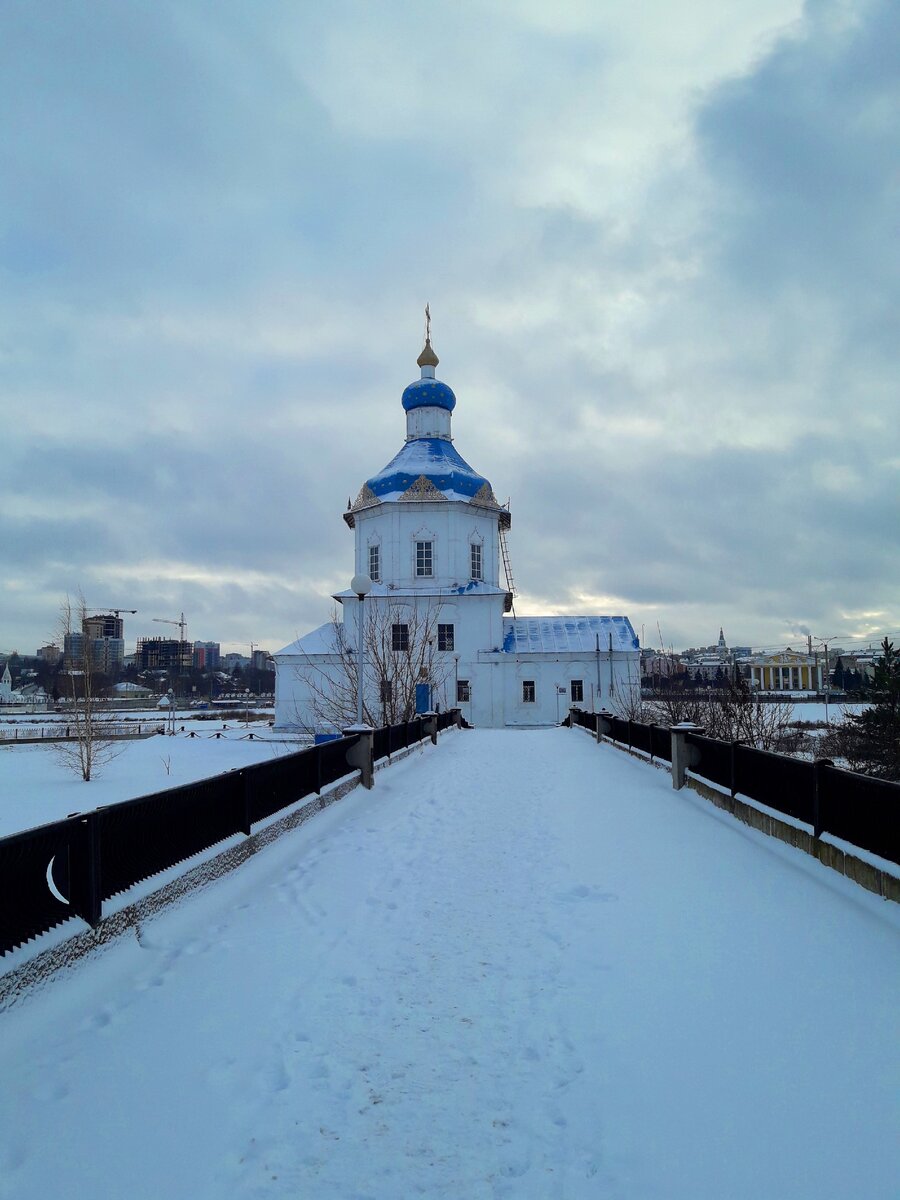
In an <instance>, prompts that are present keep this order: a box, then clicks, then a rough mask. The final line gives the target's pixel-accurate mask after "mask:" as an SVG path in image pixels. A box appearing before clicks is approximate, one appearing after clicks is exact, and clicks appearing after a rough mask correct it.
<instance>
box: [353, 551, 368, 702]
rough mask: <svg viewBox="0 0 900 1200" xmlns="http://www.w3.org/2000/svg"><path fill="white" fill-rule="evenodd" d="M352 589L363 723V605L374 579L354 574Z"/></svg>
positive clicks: (358, 688)
mask: <svg viewBox="0 0 900 1200" xmlns="http://www.w3.org/2000/svg"><path fill="white" fill-rule="evenodd" d="M350 587H351V589H352V591H354V592H356V598H357V600H358V601H359V608H358V610H357V626H356V637H357V647H356V649H357V654H358V658H357V665H356V723H357V725H362V723H363V629H364V627H363V607H364V605H365V600H366V596H368V594H369V592H371V590H372V580H371V579H370V578H369V576H368V575H354V576H353V578H352V579H351V580H350Z"/></svg>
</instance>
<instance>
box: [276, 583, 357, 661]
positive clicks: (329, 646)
mask: <svg viewBox="0 0 900 1200" xmlns="http://www.w3.org/2000/svg"><path fill="white" fill-rule="evenodd" d="M351 594H352V593H351ZM352 634H353V630H351V629H346V630H345V637H346V640H347V642H348V643H350V642H351V641H352ZM334 638H335V630H334V622H333V621H326V622H325V624H324V625H320V626H319V628H318V629H313V630H312V632H310V633H305V634H304V635H303V637H301V638H297V640H296V642H291V644H290V645H289V646H285V647H284V649H282V650H278V651H277V652H276V653H275V654H273V655H272V657H273V658H275V659H278V658H280V657H281V655H282V654H335V653H336V652H337V650H336V647H335V642H334ZM353 644H354V645H355V643H353Z"/></svg>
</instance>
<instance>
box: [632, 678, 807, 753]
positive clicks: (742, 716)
mask: <svg viewBox="0 0 900 1200" xmlns="http://www.w3.org/2000/svg"><path fill="white" fill-rule="evenodd" d="M648 707H649V708H650V710H651V712H652V714H653V718H652V719H653V720H655V721H657V722H658V723H659V724H660V725H669V726H672V725H679V724H681V723H682V722H683V721H692V722H693V723H694V724H696V725H702V726H703V728H704V730H705V732H706V735H707V736H708V737H713V738H719V739H720V740H721V741H725V742H745V743H746V744H747V745H749V746H755V747H756V749H757V750H776V749H786V748H787V743H788V741H789V739H790V737H791V730H790V726H791V723H792V721H793V716H794V706H793V705H792V704H772V703H766V702H764V701H763V700H761V699H760V697H759V696H756V695H754V694H753V692H752V691H751V690H750V687H749V685H748V683H747V681H746V680H745V679H744V678H742V677H741V676H740V675H737V674H735V675H733V676H732V677H731V678H729V679H728V680H727V682H726V683H725V685H724V686H723V687H717V688H716V689H715V692H714V693H711V694H710V695H709V697H708V699H706V700H704V699H702V698H701V697H698V696H697V695H696V693H694V694H692V693H689V692H672V693H671V694H669V695H667V696H662V697H660V698H659V699H657V700H655V701H653V703H652V704H650V705H649V706H648Z"/></svg>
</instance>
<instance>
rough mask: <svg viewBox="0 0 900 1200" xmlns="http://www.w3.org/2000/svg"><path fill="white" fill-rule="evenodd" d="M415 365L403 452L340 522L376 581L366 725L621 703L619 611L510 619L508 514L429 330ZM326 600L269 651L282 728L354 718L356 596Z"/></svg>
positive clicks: (625, 678) (553, 713)
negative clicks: (439, 713) (462, 438)
mask: <svg viewBox="0 0 900 1200" xmlns="http://www.w3.org/2000/svg"><path fill="white" fill-rule="evenodd" d="M417 362H418V366H419V367H420V369H421V378H419V379H417V380H416V381H415V382H414V383H411V384H410V385H409V387H407V388H406V390H405V391H404V392H403V396H402V405H403V409H404V411H405V414H406V440H405V442H404V445H403V446H402V448H401V449H400V451H399V453H398V454H397V455H395V457H394V458H393V459H392V460H391V461H390V462H389V463H388V464H387V466H386V467H384V468H383V470H381V471H379V472H378V474H376V475H374V476H372V477H371V478H370V479H368V480H367V481H366V482H365V483H364V484H363V486H362V488H361V489H360V491H359V494H358V496H357V498H356V501H355V502H354V503H353V504H352V505H350V506H349V508H348V510H347V512H346V513H345V514H344V520H345V522H346V524H347V525H348V526H349V527H350V529H351V530H352V531H353V534H354V567H355V573H356V575H360V576H368V578H369V579H371V581H372V586H371V590H370V591H369V592H368V594H367V596H366V598H365V600H364V601H363V602H362V603H363V613H362V618H363V619H362V628H363V648H364V661H365V666H364V668H363V684H364V686H363V692H364V696H365V719H366V720H367V721H368V722H369V723H371V724H378V725H381V724H386V723H392V722H393V721H395V720H402V719H406V717H407V715H411V714H410V713H409V709H410V708H411V707H412V706H413V705H416V706H418V708H419V709H420V710H422V709H423V707H429V706H430V707H434V708H440V709H446V708H451V707H454V706H456V705H458V706H459V708H460V709H461V710H462V712H463V715H464V716H465V718H466V719H467V720H468V721H469V722H470V723H471V724H472V725H476V726H482V727H500V726H517V725H518V726H534V725H550V724H556V723H558V722H559V721H560V720H561V719H562V718H563V717H564V716H565V715H566V712H567V710H568V706H569V704H571V703H580V704H583V705H584V706H585V707H588V708H591V707H593V708H596V709H599V708H611V709H613V710H615V709H620V710H621V709H624V708H627V702H628V697H630V696H631V695H633V694H634V692H635V689H638V688H639V686H640V649H639V644H638V639H637V637H636V636H635V633H634V630H633V629H632V627H631V623H630V621H629V620H628V618H627V617H624V616H538V617H518V616H515V615H514V613H513V597H514V588H513V583H512V578H511V574H510V571H509V557H508V551H507V548H506V534H507V532H508V530H509V528H510V525H511V515H510V511H509V508H508V507H506V506H504V505H501V504H499V503H498V502H497V499H496V497H495V495H494V491H493V488H492V487H491V484H490V483H489V481H488V480H487V479H486V478H485V477H484V476H482V475H479V474H478V472H477V471H475V470H474V469H473V468H472V467H470V466H469V464H468V463H467V462H466V461H465V459H463V458H462V456H461V455H460V454H459V452H458V451H457V450H456V448H455V446H454V445H453V440H452V437H451V432H450V429H451V418H452V413H453V410H454V408H455V407H456V397H455V396H454V394H453V392H452V390H451V389H450V388H449V387H448V386H447V384H445V383H443V382H442V381H440V380H438V379H437V378H436V377H435V368H436V367H437V366H438V358H437V355H436V354H435V353H434V350H433V349H432V347H431V340H430V337H429V338H427V339H426V344H425V348H424V350H423V351H422V354H421V355H420V356H419V358H418V360H417ZM334 600H335V601H336V602H337V603H338V604H339V605H340V609H339V610H338V613H337V616H336V618H335V620H333V621H330V622H328V623H326V624H325V625H322V626H320V627H319V628H318V629H316V630H313V631H312V632H311V633H309V634H307V635H306V636H304V637H301V638H299V639H298V640H297V641H296V642H293V643H291V645H289V646H285V647H284V649H282V650H280V651H278V653H277V654H275V655H273V658H274V660H275V665H276V690H275V715H276V722H275V723H276V728H279V729H283V730H294V731H298V732H307V733H324V732H332V731H334V730H337V729H340V728H341V727H343V726H345V725H347V724H351V723H353V721H354V720H355V716H354V714H355V711H356V699H355V697H356V691H357V688H356V669H357V667H356V663H357V646H358V641H357V638H358V633H357V630H358V627H359V615H360V614H359V605H360V600H359V598H358V596H357V595H356V594H355V593H354V592H353V591H352V590H347V591H345V592H341V593H338V594H337V595H336V596H335V597H334Z"/></svg>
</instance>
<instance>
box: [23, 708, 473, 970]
mask: <svg viewBox="0 0 900 1200" xmlns="http://www.w3.org/2000/svg"><path fill="white" fill-rule="evenodd" d="M456 718H457V713H456V710H453V709H451V710H447V711H446V712H443V713H440V714H437V715H435V716H432V717H431V718H429V719H424V718H423V717H421V716H417V717H415V718H413V720H411V721H407V722H405V723H404V725H403V731H404V737H403V739H402V745H397V746H395V747H394V750H395V751H396V750H400V749H405V748H407V747H408V746H410V745H413V744H416V743H418V742H420V741H424V740H426V739H428V738H433V739H436V737H437V733H438V732H441V731H443V730H444V729H446V728H448V726H449V725H451V724H453V723H456ZM384 732H385V731H384V730H375V731H372V733H365V732H359V733H349V734H346V735H344V736H342V737H339V738H335V739H334V740H332V741H329V742H323V743H321V744H320V745H314V746H306V747H304V748H303V749H302V750H298V751H295V752H294V753H292V754H284V755H281V756H280V757H278V758H272V759H269V760H267V761H265V762H261V763H248V764H247V765H245V766H243V767H237V768H234V769H232V770H231V771H226V772H222V773H220V774H217V775H209V776H206V777H205V778H203V779H197V780H194V781H192V782H191V783H182V784H178V785H176V786H175V787H172V788H166V789H164V790H163V791H159V792H149V793H147V794H145V795H143V796H134V797H132V798H131V799H128V800H122V801H119V802H118V803H115V804H109V805H101V806H99V807H97V808H94V809H89V810H87V811H85V812H78V813H71V814H69V815H68V816H66V817H62V818H60V819H59V820H56V821H48V822H47V823H46V824H44V825H35V826H32V827H31V828H29V829H19V830H16V831H15V833H11V834H8V835H7V836H5V837H2V838H0V957H2V956H3V955H4V954H6V953H7V952H8V951H9V950H11V949H13V948H15V947H16V946H20V945H23V944H24V943H25V942H27V941H29V940H31V939H32V938H34V937H36V936H38V935H39V934H41V933H45V932H46V931H47V930H49V929H52V928H53V927H54V926H56V925H59V924H61V923H62V922H63V921H66V920H68V919H69V918H71V917H73V916H79V917H82V918H83V919H84V920H86V921H87V922H88V923H89V924H91V925H96V924H97V922H98V921H99V920H100V918H101V916H102V908H103V903H104V901H105V900H106V899H109V898H110V897H112V896H113V895H117V894H119V893H121V892H123V891H127V890H128V889H129V888H130V887H133V886H134V885H135V884H136V883H138V882H140V881H141V880H143V879H147V878H150V877H151V876H153V875H156V874H158V873H159V872H160V871H165V870H168V869H169V868H170V867H174V866H176V865H177V864H179V863H181V862H184V861H186V860H188V859H190V858H192V857H193V856H194V855H195V854H198V853H200V852H202V851H204V850H207V849H209V848H210V847H211V846H214V845H217V844H218V843H220V842H222V841H223V840H224V839H226V838H229V837H232V836H233V835H235V834H238V833H241V834H244V835H246V836H249V835H250V833H251V827H252V826H253V825H257V824H259V822H260V821H263V820H267V819H268V818H269V817H271V816H272V815H273V814H275V813H277V812H281V811H282V810H284V809H286V808H288V807H289V806H290V805H292V804H294V803H296V802H297V801H300V800H303V799H305V798H306V797H308V796H311V795H313V794H316V793H317V794H319V795H321V793H322V790H323V788H326V787H329V786H331V785H332V784H333V783H336V782H337V781H339V780H341V779H344V778H346V777H347V776H349V775H352V774H355V773H356V772H357V771H359V772H360V778H361V780H362V782H363V783H364V784H365V786H371V778H372V767H373V765H374V764H373V761H372V760H373V748H374V742H375V736H376V735H377V734H383V733H384ZM387 732H388V734H389V733H390V729H389V728H388V730H387ZM388 745H389V746H390V745H391V743H390V741H389V742H388ZM361 764H362V765H361ZM367 780H368V781H367ZM104 862H105V863H106V867H105V868H104Z"/></svg>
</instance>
